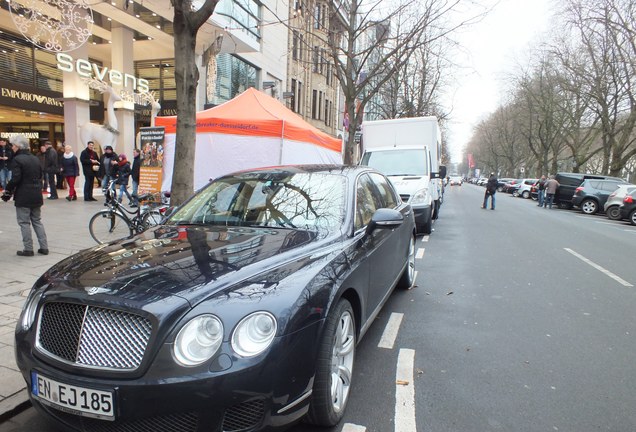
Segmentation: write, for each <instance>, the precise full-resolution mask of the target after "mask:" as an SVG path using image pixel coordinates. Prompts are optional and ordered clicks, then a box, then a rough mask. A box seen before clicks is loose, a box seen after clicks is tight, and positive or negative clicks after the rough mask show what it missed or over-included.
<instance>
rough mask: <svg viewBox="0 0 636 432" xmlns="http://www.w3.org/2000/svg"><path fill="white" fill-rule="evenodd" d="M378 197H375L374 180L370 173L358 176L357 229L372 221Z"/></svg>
mask: <svg viewBox="0 0 636 432" xmlns="http://www.w3.org/2000/svg"><path fill="white" fill-rule="evenodd" d="M377 201H378V199H377V198H376V197H374V193H373V182H372V181H371V179H370V178H369V176H368V175H366V174H365V175H363V176H360V177H359V178H358V185H357V186H356V221H355V229H356V230H358V229H360V228H362V227H364V226H367V225H368V224H369V222H371V217H373V213H375V211H376V209H377V208H378V206H377Z"/></svg>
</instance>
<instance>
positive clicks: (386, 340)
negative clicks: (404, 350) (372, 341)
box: [378, 312, 404, 349]
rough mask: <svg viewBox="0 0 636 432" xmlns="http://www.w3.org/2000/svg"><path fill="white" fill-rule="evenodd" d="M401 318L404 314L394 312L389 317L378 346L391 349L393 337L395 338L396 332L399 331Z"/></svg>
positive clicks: (393, 341)
mask: <svg viewBox="0 0 636 432" xmlns="http://www.w3.org/2000/svg"><path fill="white" fill-rule="evenodd" d="M402 318H404V314H402V313H397V312H394V313H392V314H391V316H390V317H389V322H387V323H386V327H385V328H384V333H382V337H381V338H380V343H379V344H378V348H386V349H393V345H395V339H397V335H398V332H399V331H400V324H402Z"/></svg>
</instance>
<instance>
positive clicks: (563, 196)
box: [554, 172, 624, 209]
mask: <svg viewBox="0 0 636 432" xmlns="http://www.w3.org/2000/svg"><path fill="white" fill-rule="evenodd" d="M555 179H556V181H558V182H559V187H558V188H557V192H556V194H555V195H554V204H556V205H558V206H559V208H568V209H569V208H572V205H573V204H572V197H573V196H574V191H575V190H576V188H577V187H579V186H581V183H583V181H584V180H587V179H590V180H616V181H619V182H624V180H623V179H620V178H618V177H610V176H606V175H600V174H583V173H565V172H559V173H557V174H556V176H555Z"/></svg>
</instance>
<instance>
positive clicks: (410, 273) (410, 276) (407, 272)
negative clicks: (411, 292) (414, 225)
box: [397, 237, 415, 289]
mask: <svg viewBox="0 0 636 432" xmlns="http://www.w3.org/2000/svg"><path fill="white" fill-rule="evenodd" d="M406 260H407V263H406V268H405V269H404V272H403V273H402V276H401V277H400V280H399V281H398V284H397V287H398V288H406V289H408V288H411V287H412V286H413V283H415V237H411V241H410V242H409V254H408V256H407V257H406Z"/></svg>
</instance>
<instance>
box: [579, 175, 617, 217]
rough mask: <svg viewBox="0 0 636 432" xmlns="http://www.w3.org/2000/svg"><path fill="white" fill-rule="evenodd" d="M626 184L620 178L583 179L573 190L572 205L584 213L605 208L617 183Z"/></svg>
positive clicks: (592, 212)
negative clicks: (618, 179)
mask: <svg viewBox="0 0 636 432" xmlns="http://www.w3.org/2000/svg"><path fill="white" fill-rule="evenodd" d="M627 184H629V183H627V182H625V181H622V180H621V181H617V180H591V179H588V180H583V183H581V186H579V187H577V188H576V189H575V190H574V195H573V196H572V205H574V206H575V207H579V208H580V209H581V211H582V212H583V213H585V214H595V213H596V212H598V211H599V209H603V208H605V207H604V206H605V202H606V201H607V198H608V197H609V196H610V194H611V193H612V192H614V191H615V190H616V189H617V188H618V186H619V185H627Z"/></svg>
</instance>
